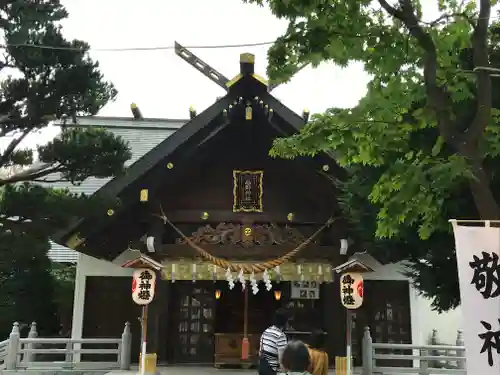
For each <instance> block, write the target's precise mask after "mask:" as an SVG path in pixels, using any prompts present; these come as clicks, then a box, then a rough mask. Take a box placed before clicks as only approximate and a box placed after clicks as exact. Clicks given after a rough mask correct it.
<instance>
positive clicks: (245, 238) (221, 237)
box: [176, 223, 307, 247]
mask: <svg viewBox="0 0 500 375" xmlns="http://www.w3.org/2000/svg"><path fill="white" fill-rule="evenodd" d="M189 239H190V240H191V241H193V242H194V243H196V244H199V245H241V246H243V247H252V246H261V245H294V246H298V245H300V244H301V243H303V242H304V241H305V240H306V239H307V238H306V237H304V236H303V235H302V234H301V233H300V232H299V231H298V230H297V229H295V228H291V227H286V226H285V227H279V226H278V225H276V224H263V225H248V224H232V223H220V224H219V225H217V226H216V227H215V228H213V227H212V226H211V225H205V226H203V227H201V228H199V229H198V230H197V231H196V232H194V233H193V234H192V235H191V236H190V237H189ZM176 242H177V243H178V244H186V243H187V242H186V240H185V239H183V238H179V239H177V241H176Z"/></svg>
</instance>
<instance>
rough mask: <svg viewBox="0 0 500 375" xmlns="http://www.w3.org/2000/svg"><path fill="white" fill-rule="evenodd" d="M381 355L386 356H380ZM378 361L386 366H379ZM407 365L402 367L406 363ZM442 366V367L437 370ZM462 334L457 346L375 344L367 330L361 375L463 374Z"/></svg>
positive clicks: (459, 333) (460, 333)
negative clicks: (442, 364) (440, 364)
mask: <svg viewBox="0 0 500 375" xmlns="http://www.w3.org/2000/svg"><path fill="white" fill-rule="evenodd" d="M381 351H383V352H385V353H381ZM380 361H384V362H385V364H384V365H381V364H380ZM405 361H406V365H403V366H401V364H402V363H403V364H404V363H405ZM398 362H399V363H398ZM438 363H445V365H444V366H439V367H438V366H437V365H436V364H438ZM466 373H467V371H466V370H465V347H464V343H463V337H462V332H460V331H459V332H458V337H457V345H412V344H385V343H384V344H382V343H374V342H373V341H372V338H371V336H370V329H369V328H368V327H365V332H364V336H363V370H362V374H363V375H373V374H383V375H385V374H419V375H434V374H453V375H455V374H466Z"/></svg>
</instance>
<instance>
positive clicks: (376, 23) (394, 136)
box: [249, 0, 500, 238]
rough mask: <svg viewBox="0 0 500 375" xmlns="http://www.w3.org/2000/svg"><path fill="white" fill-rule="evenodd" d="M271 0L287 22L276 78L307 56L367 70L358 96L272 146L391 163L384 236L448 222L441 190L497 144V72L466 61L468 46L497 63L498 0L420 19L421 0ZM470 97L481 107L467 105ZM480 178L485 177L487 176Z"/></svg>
mask: <svg viewBox="0 0 500 375" xmlns="http://www.w3.org/2000/svg"><path fill="white" fill-rule="evenodd" d="M249 2H256V3H260V4H262V3H264V2H263V1H249ZM266 3H267V4H268V5H269V6H270V8H271V11H272V12H273V13H274V14H275V15H276V16H277V17H279V18H285V19H287V20H288V21H289V26H288V28H287V31H286V33H285V35H283V36H282V37H280V38H278V40H277V41H276V43H275V44H274V45H273V46H272V47H271V49H270V51H269V68H268V74H269V76H270V79H271V80H275V81H281V82H282V81H287V80H288V79H290V78H291V77H292V75H293V74H294V73H295V72H296V71H297V70H298V68H299V67H300V66H301V65H303V64H306V63H310V64H312V65H313V66H316V65H318V64H319V63H321V62H323V61H333V62H335V63H336V64H339V65H341V66H345V65H347V64H348V63H349V62H352V61H361V62H363V64H364V69H365V71H366V72H367V73H368V74H370V76H371V80H370V82H369V84H368V87H367V93H366V95H365V97H363V98H362V99H361V100H360V102H359V103H358V105H357V106H356V107H354V108H349V109H341V108H332V109H329V110H328V111H326V112H325V113H324V114H321V115H316V116H315V117H314V119H313V121H311V123H310V124H309V125H308V126H307V127H306V128H305V129H304V131H303V132H301V133H300V134H299V135H297V136H295V137H291V138H287V139H279V140H277V141H276V143H275V145H274V148H273V150H272V153H273V154H274V155H279V156H283V157H294V156H297V155H303V154H306V155H312V154H315V153H318V152H321V151H334V153H335V155H336V157H337V160H338V162H339V163H340V164H341V165H342V166H344V167H350V166H352V165H369V166H375V167H378V166H383V165H384V166H386V168H385V170H384V173H383V174H382V175H381V176H380V179H379V180H378V181H377V183H376V184H375V185H374V186H373V189H372V190H371V192H370V200H371V202H372V203H374V204H377V205H378V207H379V211H378V215H377V217H378V223H377V228H376V234H377V236H379V237H391V236H394V235H395V234H397V232H398V231H399V229H400V227H401V226H402V225H415V224H417V225H418V227H419V232H420V236H421V237H422V238H428V237H429V236H430V235H431V233H432V232H433V231H434V230H436V229H438V228H443V227H446V226H448V224H447V222H446V220H447V219H448V218H447V217H446V216H444V215H443V211H442V207H443V202H444V200H446V199H447V198H448V197H449V196H450V193H451V191H453V189H454V187H455V186H456V184H457V183H459V182H461V181H463V180H464V179H465V180H467V181H474V180H476V179H477V177H478V176H477V175H476V178H474V177H473V176H474V175H475V172H476V170H477V169H478V168H481V166H482V160H483V159H484V157H488V156H497V155H498V151H499V145H500V142H499V137H498V129H497V127H496V126H495V125H496V119H497V116H498V113H497V111H491V103H490V102H491V84H490V82H489V80H490V79H489V75H488V74H487V73H481V72H480V73H477V74H474V73H473V71H472V69H464V66H463V53H464V52H465V51H468V50H470V49H472V48H474V51H476V52H475V53H474V64H475V65H477V66H479V65H478V64H477V63H480V62H481V61H480V60H482V58H483V57H484V56H476V55H480V54H481V53H482V54H486V60H485V61H483V62H484V64H482V65H481V66H488V65H489V63H488V48H487V46H486V44H487V42H488V36H487V27H488V20H489V14H490V6H491V4H490V2H489V1H481V4H480V8H481V9H480V12H481V14H478V12H477V11H476V4H475V2H472V1H465V2H456V1H440V3H439V10H440V15H439V16H438V17H437V19H436V20H434V21H432V22H424V21H422V8H421V4H420V2H418V1H410V0H400V1H399V2H397V3H396V4H395V5H390V4H388V3H387V2H386V1H385V0H378V1H377V0H362V1H350V0H347V1H345V0H342V1H340V0H329V1H326V0H321V1H320V0H309V1H298V0H287V1H277V0H276V1H274V0H270V1H267V2H266ZM476 60H477V61H476ZM479 89H480V90H479ZM479 99H481V103H479ZM483 102H484V103H483ZM464 104H472V105H474V106H475V107H476V110H474V111H472V114H471V111H470V106H464ZM483 104H484V105H483ZM430 128H437V129H438V130H439V131H438V132H437V133H436V137H435V139H432V142H431V143H428V144H426V145H422V144H419V145H415V144H414V142H413V141H414V138H415V137H418V133H421V132H422V131H424V130H426V129H430ZM415 146H417V147H415ZM480 182H481V183H483V182H484V184H483V187H486V188H488V185H489V182H488V180H487V178H486V179H484V180H481V181H480ZM471 188H472V187H471ZM483 198H484V197H483ZM489 203H491V205H490V206H491V207H490V208H489V210H488V209H485V211H484V212H480V214H481V215H482V216H484V215H486V216H495V217H497V215H498V205H497V204H496V202H495V201H493V202H489ZM477 205H478V209H479V210H480V211H481V208H482V207H479V206H480V205H479V204H477ZM495 217H489V218H495Z"/></svg>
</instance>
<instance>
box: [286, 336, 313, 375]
mask: <svg viewBox="0 0 500 375" xmlns="http://www.w3.org/2000/svg"><path fill="white" fill-rule="evenodd" d="M310 366H311V357H310V355H309V349H308V348H307V346H306V345H305V344H304V343H303V342H302V341H291V342H289V343H288V345H287V346H286V348H285V350H284V351H283V355H282V356H281V367H283V370H284V371H285V373H286V374H288V375H290V374H292V373H299V374H308V373H309V367H310Z"/></svg>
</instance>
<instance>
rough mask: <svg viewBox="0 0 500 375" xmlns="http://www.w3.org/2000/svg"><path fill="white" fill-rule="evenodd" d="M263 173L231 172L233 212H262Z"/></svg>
mask: <svg viewBox="0 0 500 375" xmlns="http://www.w3.org/2000/svg"><path fill="white" fill-rule="evenodd" d="M263 179H264V172H263V171H238V170H235V171H233V212H262V211H263V207H262V194H263Z"/></svg>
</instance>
